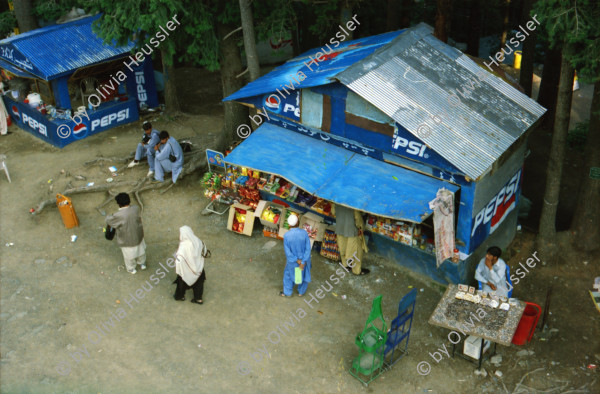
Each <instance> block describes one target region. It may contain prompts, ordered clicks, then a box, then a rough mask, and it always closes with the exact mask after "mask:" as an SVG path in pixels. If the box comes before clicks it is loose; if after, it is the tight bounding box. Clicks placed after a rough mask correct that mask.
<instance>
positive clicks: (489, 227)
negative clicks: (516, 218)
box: [471, 169, 522, 238]
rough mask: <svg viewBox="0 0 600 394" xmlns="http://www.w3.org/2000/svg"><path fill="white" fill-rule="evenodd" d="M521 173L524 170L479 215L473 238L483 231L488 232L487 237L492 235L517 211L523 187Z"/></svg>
mask: <svg viewBox="0 0 600 394" xmlns="http://www.w3.org/2000/svg"><path fill="white" fill-rule="evenodd" d="M521 172H522V169H519V171H517V173H516V174H514V175H513V176H512V178H511V179H510V181H508V183H507V184H506V185H505V186H504V187H502V189H500V190H499V191H498V193H496V195H495V196H494V197H493V198H492V199H491V200H490V202H488V203H487V205H486V206H485V207H484V208H482V209H481V210H480V211H479V212H478V213H477V215H476V216H475V220H474V222H473V229H472V230H471V238H473V236H474V235H475V234H476V233H477V232H481V231H482V230H481V229H483V230H486V231H485V232H486V233H487V235H489V234H492V233H493V232H494V231H496V229H497V228H498V227H500V224H502V222H503V221H504V219H506V217H507V216H508V214H509V213H510V212H511V211H512V210H513V209H515V207H516V206H517V195H518V194H519V188H520V185H521Z"/></svg>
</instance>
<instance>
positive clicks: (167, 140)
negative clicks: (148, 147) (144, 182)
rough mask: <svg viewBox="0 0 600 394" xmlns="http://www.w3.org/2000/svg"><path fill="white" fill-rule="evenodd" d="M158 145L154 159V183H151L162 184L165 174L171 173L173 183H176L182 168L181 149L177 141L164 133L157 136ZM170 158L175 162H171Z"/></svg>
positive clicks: (155, 148)
mask: <svg viewBox="0 0 600 394" xmlns="http://www.w3.org/2000/svg"><path fill="white" fill-rule="evenodd" d="M159 138H160V145H156V147H154V150H156V157H155V159H154V162H155V164H154V169H155V170H156V172H155V174H154V181H152V183H159V182H164V180H165V178H164V177H165V173H167V172H171V173H172V179H173V183H175V182H177V177H178V176H179V174H181V171H182V168H183V149H181V146H180V145H179V143H178V142H177V140H176V139H175V138H173V137H171V136H169V133H168V132H166V131H161V132H160V134H159ZM171 157H173V159H174V160H175V161H171Z"/></svg>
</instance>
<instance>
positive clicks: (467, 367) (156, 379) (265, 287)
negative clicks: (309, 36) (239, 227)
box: [0, 69, 600, 393]
mask: <svg viewBox="0 0 600 394" xmlns="http://www.w3.org/2000/svg"><path fill="white" fill-rule="evenodd" d="M181 75H184V76H185V77H183V78H182V77H181ZM178 81H179V82H180V84H181V85H182V87H183V86H185V89H186V94H185V99H180V101H181V103H182V104H183V106H184V108H183V109H184V110H185V111H186V112H187V113H188V115H182V116H179V117H177V118H175V119H167V118H160V119H156V120H154V121H153V123H155V124H156V126H157V127H156V128H157V129H159V130H162V129H166V130H168V131H169V132H170V133H171V134H172V135H173V136H175V137H176V138H181V137H185V136H191V135H199V136H203V138H204V139H203V141H206V144H207V146H206V147H208V145H209V143H210V141H212V140H213V138H214V136H215V135H216V133H217V132H218V130H219V129H220V127H221V124H222V121H223V120H222V113H223V110H222V106H221V105H220V104H218V100H219V98H220V97H219V94H218V91H219V89H220V83H219V79H218V77H216V76H215V74H209V73H205V72H200V71H194V70H191V69H184V70H182V73H181V74H180V76H179V80H178ZM198 94H201V96H198ZM198 97H202V99H201V101H198ZM190 114H193V115H190ZM140 124H141V122H137V123H134V124H130V125H127V126H124V127H120V128H116V129H112V130H109V131H107V132H104V133H101V134H99V135H95V136H91V137H88V138H86V139H85V140H83V141H79V142H76V143H73V144H71V145H69V146H67V147H65V148H64V149H62V150H60V149H57V148H54V147H51V146H50V145H48V144H46V143H44V142H42V141H41V140H38V139H37V138H35V137H33V136H31V135H30V134H28V133H27V132H25V131H22V130H19V129H17V128H15V127H14V126H13V127H12V128H11V131H13V133H12V134H10V135H8V136H2V137H0V153H3V154H6V155H7V156H8V161H7V164H8V167H9V170H10V175H11V178H12V181H13V182H12V183H11V184H8V182H7V181H6V179H5V177H4V174H0V201H1V204H0V259H1V265H0V309H1V310H0V324H1V338H0V351H1V360H0V363H1V364H0V374H1V391H2V392H3V393H21V392H32V393H38V392H40V393H41V392H43V393H48V392H52V393H63V392H77V393H80V392H81V393H87V392H95V393H98V392H106V393H109V392H114V393H124V392H127V393H130V392H131V393H133V392H198V391H200V392H244V393H279V392H286V393H287V392H290V393H308V392H317V393H335V392H352V393H354V392H356V393H360V392H365V391H366V392H382V393H393V392H410V393H417V392H426V393H427V392H440V393H454V392H513V391H514V390H515V388H516V387H517V384H518V383H519V382H521V384H522V385H525V386H527V387H528V388H530V389H529V390H530V391H531V392H533V390H534V389H535V390H539V391H541V392H552V393H555V392H600V382H599V378H600V375H599V373H598V369H595V370H594V369H589V368H587V366H588V365H589V364H596V365H598V364H600V343H599V341H598V332H600V315H599V314H598V311H596V310H595V308H594V306H593V304H592V302H591V299H590V296H589V294H588V290H589V289H591V286H592V282H593V278H594V277H595V276H599V275H600V271H599V268H598V262H599V261H600V259H599V256H598V255H595V256H579V255H578V254H577V251H573V250H570V249H569V247H568V246H564V249H563V250H564V255H563V256H562V258H561V262H560V263H554V262H553V263H548V264H546V265H540V264H538V266H536V267H535V268H534V269H532V270H531V272H530V273H529V274H527V276H526V277H525V278H524V279H522V280H521V282H520V283H519V284H518V285H517V286H516V287H515V290H514V296H515V297H517V298H519V299H522V300H526V301H531V302H535V303H537V304H539V305H541V306H543V305H544V300H545V296H546V291H547V289H548V287H549V286H551V285H552V286H553V289H554V290H553V297H552V305H551V309H550V310H551V315H550V316H549V319H548V322H547V325H548V327H549V329H552V335H551V337H549V338H541V337H540V334H539V333H538V334H536V336H535V338H534V340H533V341H532V342H531V343H530V344H529V345H527V346H521V347H517V346H514V345H512V346H510V347H504V346H498V349H497V351H498V353H499V354H501V355H502V362H501V363H500V365H499V366H494V365H492V364H491V363H490V362H489V361H487V362H485V363H484V368H485V370H486V371H487V376H485V377H482V376H476V375H475V374H474V371H475V368H476V367H475V365H473V364H470V363H468V362H467V361H465V360H463V359H461V358H458V357H457V358H455V359H452V358H450V359H448V358H447V357H444V359H443V360H441V361H440V362H439V363H435V362H434V361H433V360H432V359H431V357H430V356H429V352H435V351H437V350H438V348H440V347H442V346H443V345H445V346H447V347H448V346H449V344H450V343H449V341H448V338H447V335H448V330H445V329H442V328H438V327H434V326H431V325H430V324H428V322H427V321H428V319H429V316H430V315H431V313H432V312H433V310H434V308H435V306H436V305H437V302H438V301H439V299H440V298H441V295H442V294H443V292H444V290H445V288H444V287H443V286H441V285H439V284H437V283H435V282H432V281H430V280H429V279H427V278H424V277H421V276H419V275H416V274H414V273H412V272H410V271H408V270H405V269H403V268H402V267H400V266H399V265H398V264H397V263H396V262H394V261H387V260H385V259H382V258H380V257H379V256H377V255H374V254H369V255H367V256H366V258H365V262H364V264H365V266H367V267H368V268H370V269H371V274H370V275H367V276H365V277H358V278H356V277H348V276H346V277H344V278H342V279H341V281H340V283H339V284H336V285H334V289H333V290H332V291H331V292H329V293H326V296H325V297H324V298H323V299H321V300H319V303H318V304H316V303H315V302H313V303H312V305H313V307H312V308H311V307H310V306H308V305H307V304H306V302H305V300H304V299H301V298H299V297H297V296H294V297H292V298H289V299H283V298H281V297H278V296H277V293H278V292H279V290H280V289H281V281H282V269H283V266H284V257H283V256H284V252H283V247H282V242H281V241H277V240H272V239H270V238H264V237H263V236H262V233H261V231H260V230H261V228H262V226H261V225H260V224H259V223H258V221H257V222H256V225H255V230H254V233H253V235H252V237H246V236H243V235H239V234H235V233H232V232H229V231H227V230H226V217H225V216H218V215H214V214H213V215H209V216H203V215H201V212H202V210H203V208H204V207H205V205H206V204H207V200H206V199H205V198H204V196H203V195H202V189H201V187H200V185H199V179H200V177H201V175H202V174H200V173H198V174H194V175H191V176H188V177H186V178H184V179H183V180H181V182H178V183H177V185H176V186H175V187H173V188H171V189H170V190H169V191H168V192H166V193H165V194H160V192H157V191H150V192H146V193H144V194H142V200H143V203H144V206H145V209H144V211H143V215H142V216H143V221H144V229H145V239H146V243H147V245H148V250H147V256H148V270H147V271H138V273H137V274H136V275H130V274H128V273H126V272H124V269H123V260H122V255H121V252H120V250H119V249H118V247H117V246H116V244H114V243H113V242H109V241H106V240H105V239H104V237H103V234H102V230H101V228H102V226H103V225H104V217H103V216H102V215H101V213H99V212H98V211H97V210H96V209H95V207H96V206H98V205H100V204H101V203H102V202H103V201H104V200H105V198H106V196H105V195H104V193H90V194H80V195H76V196H74V197H73V204H74V207H75V209H76V211H77V214H78V217H79V220H80V226H79V227H77V228H75V229H71V230H67V229H65V228H64V226H63V224H62V221H61V218H60V215H59V213H58V210H57V209H56V208H55V207H49V208H47V209H46V210H45V211H44V212H43V213H41V214H40V215H39V216H32V215H31V214H30V213H29V209H30V208H32V207H33V206H35V205H37V203H38V202H40V201H41V200H43V199H46V198H49V197H50V196H52V195H53V194H55V193H56V192H57V191H62V190H63V189H64V187H65V185H66V184H67V183H68V182H69V181H70V182H71V183H72V184H73V185H83V184H85V183H87V182H96V183H97V184H99V183H103V182H105V179H106V178H107V177H109V176H110V173H109V171H108V169H107V167H108V166H109V165H110V164H102V165H98V166H92V167H84V166H83V163H84V162H85V161H87V160H90V159H93V158H95V157H96V156H99V155H103V156H107V157H108V156H126V155H127V154H129V153H130V152H131V151H132V150H133V149H134V147H135V144H136V143H137V142H138V140H139V137H140ZM203 148H204V147H203ZM118 167H119V173H120V175H119V179H123V178H126V179H133V178H137V177H139V176H143V175H144V174H145V172H146V171H147V167H146V166H145V165H142V166H138V167H136V168H134V169H133V170H125V169H123V168H122V167H124V165H122V164H121V165H118ZM63 169H64V170H65V174H61V170H63ZM74 175H85V176H86V177H87V180H86V181H78V180H76V179H75V178H74V177H73V176H74ZM121 177H123V178H121ZM50 179H52V182H51V183H48V181H49V180H50ZM51 186H52V189H53V190H52V191H51V190H50V187H51ZM104 209H105V210H106V212H108V213H110V212H114V211H115V210H116V209H117V206H116V204H114V203H110V204H109V205H107V206H106V207H105V208H104ZM182 225H189V226H191V227H192V228H193V229H194V231H195V232H196V234H197V235H198V236H199V237H200V238H202V239H203V240H204V241H205V242H206V243H207V245H208V246H209V248H210V249H211V251H212V258H210V259H209V260H207V262H206V275H207V282H206V285H205V292H204V305H202V306H200V305H194V304H191V303H190V302H189V299H190V298H191V293H188V294H187V301H186V302H176V301H174V300H173V297H172V295H173V292H174V285H172V284H171V282H172V281H173V279H174V278H175V274H174V269H173V268H170V267H169V266H167V264H166V260H167V259H168V257H169V256H170V255H171V254H172V253H173V252H174V251H175V250H176V248H177V245H178V228H179V227H180V226H182ZM73 234H75V235H77V236H78V238H77V240H76V242H71V239H70V238H71V235H73ZM532 240H533V235H532V234H531V233H526V232H525V233H519V234H518V236H517V238H516V239H515V240H514V242H513V243H512V245H511V246H510V247H509V248H508V249H507V250H506V251H505V253H506V255H507V257H508V259H507V261H508V262H509V264H510V265H511V267H514V266H516V265H518V262H520V261H524V259H525V258H526V257H528V256H529V255H530V254H531V253H532V252H533V251H534V250H533V249H532V244H533V243H532ZM11 243H12V244H13V245H12V246H6V244H9V245H11ZM312 258H313V260H312V261H313V270H312V277H313V281H312V283H311V284H310V285H309V288H308V291H309V292H313V293H314V291H315V290H316V289H317V288H319V287H320V286H321V285H322V284H324V282H325V280H326V279H327V278H329V276H330V275H332V274H333V273H334V271H335V269H336V268H337V266H336V265H335V264H334V263H332V262H330V261H327V260H326V259H324V258H322V257H321V256H319V255H317V254H316V253H313V257H312ZM542 260H544V256H542ZM548 260H549V259H548ZM161 264H162V266H164V268H166V269H167V270H168V271H169V272H168V273H167V275H166V277H164V278H160V279H159V280H158V283H156V281H155V282H152V279H150V276H151V275H153V274H155V271H156V270H157V269H158V268H159V267H161ZM154 278H156V276H155V277H154ZM142 286H144V289H145V290H144V289H142ZM411 288H416V289H418V291H419V292H418V296H417V303H416V309H415V318H414V322H413V329H412V334H411V337H410V343H409V354H408V355H407V356H406V357H405V358H404V359H402V360H401V361H399V362H398V363H397V364H396V365H395V366H394V368H393V369H392V370H390V371H387V372H385V373H384V374H383V375H382V376H381V377H380V378H378V379H377V380H376V381H374V382H373V383H372V384H371V385H369V387H368V388H366V389H365V388H364V386H363V385H362V384H361V383H360V382H358V381H357V380H356V379H355V378H353V377H352V376H351V375H350V374H349V373H348V369H349V367H350V365H351V361H352V359H353V358H354V357H355V356H356V355H357V347H356V345H355V344H354V338H355V336H356V334H357V333H358V332H359V331H361V329H362V328H363V325H364V322H365V320H366V318H367V315H368V313H369V310H370V306H371V302H372V300H373V298H374V297H376V296H377V295H379V294H382V295H383V310H384V315H385V318H386V321H387V323H388V324H389V323H390V322H391V319H392V318H393V317H395V315H396V312H397V305H398V301H399V300H400V299H401V297H402V296H403V295H405V294H406V293H408V292H409V291H410V289H411ZM137 290H139V291H137ZM136 291H137V294H140V296H138V297H140V298H139V299H137V300H134V298H133V295H134V294H136ZM342 296H346V297H345V299H344V298H343V297H342ZM141 297H143V298H141ZM299 308H302V309H303V311H304V312H306V315H303V314H302V313H301V312H299ZM294 315H295V316H296V317H297V318H298V319H295V318H294ZM284 322H287V323H288V324H289V323H290V322H292V323H294V327H291V328H289V331H286V330H285V329H282V330H283V332H284V333H285V335H279V334H277V333H278V332H279V333H280V331H278V329H279V328H280V327H283V323H284ZM273 332H275V333H273ZM278 335H279V336H278ZM542 339H546V340H542ZM524 349H525V350H530V351H531V352H533V353H528V354H527V355H522V353H518V352H519V351H522V350H524ZM421 361H427V362H429V363H430V364H431V372H430V373H429V374H428V375H427V376H421V375H420V374H419V373H417V365H418V364H419V363H420V362H421ZM496 371H500V372H502V377H497V376H495V375H494V373H495V372H496ZM521 390H523V386H521ZM573 390H577V391H573Z"/></svg>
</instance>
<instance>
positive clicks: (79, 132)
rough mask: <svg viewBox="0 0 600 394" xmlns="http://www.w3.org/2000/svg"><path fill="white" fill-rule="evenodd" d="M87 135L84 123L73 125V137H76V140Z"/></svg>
mask: <svg viewBox="0 0 600 394" xmlns="http://www.w3.org/2000/svg"><path fill="white" fill-rule="evenodd" d="M87 135H88V128H87V126H86V125H85V124H83V123H79V124H76V125H75V127H73V137H75V138H76V139H78V140H80V139H83V138H85V137H87Z"/></svg>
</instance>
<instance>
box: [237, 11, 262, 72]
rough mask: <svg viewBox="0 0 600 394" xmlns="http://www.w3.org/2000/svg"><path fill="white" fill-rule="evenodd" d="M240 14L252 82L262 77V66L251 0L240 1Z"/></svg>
mask: <svg viewBox="0 0 600 394" xmlns="http://www.w3.org/2000/svg"><path fill="white" fill-rule="evenodd" d="M240 14H241V19H242V31H243V32H244V50H245V52H246V63H248V71H249V72H250V81H254V80H255V79H257V78H258V77H260V65H259V63H258V54H257V53H256V40H255V36H254V20H253V18H252V7H251V6H250V0H240Z"/></svg>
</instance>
